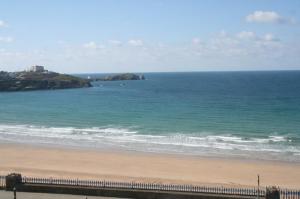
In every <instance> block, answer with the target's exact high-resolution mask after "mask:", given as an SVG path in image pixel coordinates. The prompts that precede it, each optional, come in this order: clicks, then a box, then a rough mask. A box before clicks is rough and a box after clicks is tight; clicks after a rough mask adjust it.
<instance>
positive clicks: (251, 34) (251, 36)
mask: <svg viewBox="0 0 300 199" xmlns="http://www.w3.org/2000/svg"><path fill="white" fill-rule="evenodd" d="M236 36H237V37H238V38H239V39H256V34H255V33H254V32H251V31H242V32H239V33H237V35H236Z"/></svg>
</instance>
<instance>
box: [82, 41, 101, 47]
mask: <svg viewBox="0 0 300 199" xmlns="http://www.w3.org/2000/svg"><path fill="white" fill-rule="evenodd" d="M83 47H84V48H87V49H103V48H104V47H105V46H103V45H98V44H96V42H94V41H90V42H88V43H85V44H83Z"/></svg>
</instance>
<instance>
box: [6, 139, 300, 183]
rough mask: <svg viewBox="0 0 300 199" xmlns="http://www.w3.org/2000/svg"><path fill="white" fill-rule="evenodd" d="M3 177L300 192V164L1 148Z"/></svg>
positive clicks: (14, 147)
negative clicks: (274, 188) (15, 174)
mask: <svg viewBox="0 0 300 199" xmlns="http://www.w3.org/2000/svg"><path fill="white" fill-rule="evenodd" d="M0 154H1V158H0V174H1V175H6V174H8V173H10V172H19V173H22V175H24V176H35V177H59V178H80V179H99V180H100V179H105V180H121V181H137V182H156V183H188V184H211V185H216V184H218V185H230V186H234V185H239V186H241V185H242V186H255V185H256V183H257V174H260V178H261V185H262V186H270V185H272V186H273V185H274V186H281V187H287V188H299V187H300V183H299V182H300V164H299V163H288V162H274V161H257V160H240V159H222V158H204V157H192V156H191V157H187V156H180V155H163V154H152V153H136V152H117V151H96V150H87V149H66V148H53V147H40V146H29V145H17V144H1V145H0Z"/></svg>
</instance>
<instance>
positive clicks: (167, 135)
mask: <svg viewBox="0 0 300 199" xmlns="http://www.w3.org/2000/svg"><path fill="white" fill-rule="evenodd" d="M89 75H91V74H89ZM144 75H145V77H146V80H145V81H122V82H120V81H115V82H97V83H94V85H95V87H92V88H82V89H68V90H49V91H30V92H2V93H0V142H1V143H30V144H39V145H61V146H66V147H89V148H97V149H118V150H133V151H147V152H156V153H172V154H173V153H174V154H187V155H196V156H214V157H237V158H253V159H266V160H282V161H297V162H300V71H273V72H193V73H192V72H191V73H145V74H144ZM80 76H83V77H87V76H88V75H87V74H84V75H80ZM91 76H103V74H92V75H91Z"/></svg>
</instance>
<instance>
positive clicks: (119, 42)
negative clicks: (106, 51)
mask: <svg viewBox="0 0 300 199" xmlns="http://www.w3.org/2000/svg"><path fill="white" fill-rule="evenodd" d="M108 43H110V44H112V45H114V46H121V45H122V42H121V41H119V40H109V41H108Z"/></svg>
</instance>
